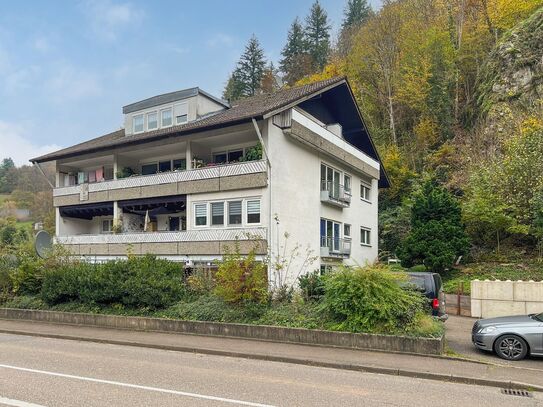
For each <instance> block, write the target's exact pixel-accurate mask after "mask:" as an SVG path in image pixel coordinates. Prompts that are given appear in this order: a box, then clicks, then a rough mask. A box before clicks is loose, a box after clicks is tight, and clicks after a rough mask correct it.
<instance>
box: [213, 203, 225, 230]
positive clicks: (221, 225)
mask: <svg viewBox="0 0 543 407" xmlns="http://www.w3.org/2000/svg"><path fill="white" fill-rule="evenodd" d="M215 205H222V223H213V216H214V215H213V206H215ZM224 207H225V201H214V202H210V203H209V218H210V220H209V226H210V227H218V226H219V227H224V225H225V220H226V219H225V216H224V215H225V214H224V212H225V211H224Z"/></svg>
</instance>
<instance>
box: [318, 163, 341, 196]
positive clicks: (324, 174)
mask: <svg viewBox="0 0 543 407" xmlns="http://www.w3.org/2000/svg"><path fill="white" fill-rule="evenodd" d="M339 178H340V172H339V171H337V170H335V169H333V168H330V167H328V166H327V165H325V164H321V191H328V193H329V195H330V197H331V198H335V199H338V198H339V185H340V182H339Z"/></svg>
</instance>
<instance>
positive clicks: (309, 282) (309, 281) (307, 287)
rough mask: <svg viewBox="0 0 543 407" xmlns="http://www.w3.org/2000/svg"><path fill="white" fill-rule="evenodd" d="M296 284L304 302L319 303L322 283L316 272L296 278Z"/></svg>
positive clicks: (322, 289)
mask: <svg viewBox="0 0 543 407" xmlns="http://www.w3.org/2000/svg"><path fill="white" fill-rule="evenodd" d="M298 284H299V286H300V290H301V291H302V296H303V298H304V300H305V301H319V300H320V299H321V298H322V296H323V295H324V281H323V279H322V276H321V275H320V273H319V271H318V270H315V271H313V272H312V273H307V274H304V275H302V276H300V277H298Z"/></svg>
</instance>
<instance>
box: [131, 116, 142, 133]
mask: <svg viewBox="0 0 543 407" xmlns="http://www.w3.org/2000/svg"><path fill="white" fill-rule="evenodd" d="M133 127H134V133H140V132H142V131H143V115H142V114H138V115H137V116H134V118H133Z"/></svg>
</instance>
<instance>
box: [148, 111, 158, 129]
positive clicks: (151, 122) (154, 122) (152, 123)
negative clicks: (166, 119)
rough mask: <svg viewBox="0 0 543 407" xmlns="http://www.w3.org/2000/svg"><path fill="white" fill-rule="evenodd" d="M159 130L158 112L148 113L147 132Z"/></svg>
mask: <svg viewBox="0 0 543 407" xmlns="http://www.w3.org/2000/svg"><path fill="white" fill-rule="evenodd" d="M156 128H158V114H157V112H151V113H147V130H155V129H156Z"/></svg>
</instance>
